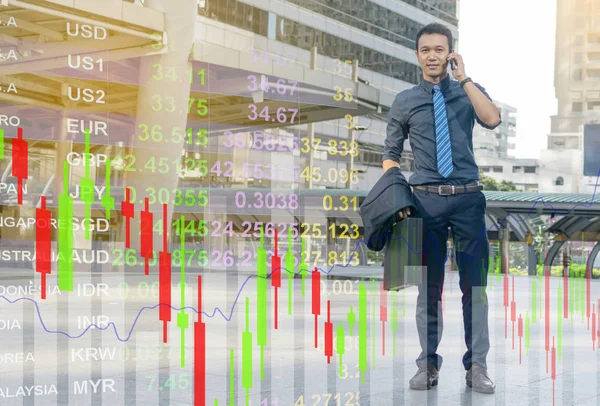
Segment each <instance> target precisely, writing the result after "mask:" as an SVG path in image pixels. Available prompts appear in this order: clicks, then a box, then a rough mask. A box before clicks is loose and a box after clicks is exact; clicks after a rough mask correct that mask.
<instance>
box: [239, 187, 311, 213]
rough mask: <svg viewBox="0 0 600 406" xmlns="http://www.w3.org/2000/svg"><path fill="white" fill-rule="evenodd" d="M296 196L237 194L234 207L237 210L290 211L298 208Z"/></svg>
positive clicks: (259, 193)
mask: <svg viewBox="0 0 600 406" xmlns="http://www.w3.org/2000/svg"><path fill="white" fill-rule="evenodd" d="M298 198H299V197H298V195H297V194H295V193H292V194H284V193H271V192H266V193H264V192H254V193H253V194H252V195H251V196H250V194H249V193H248V194H246V192H241V191H240V192H237V193H236V194H235V205H236V207H238V208H253V209H262V208H265V209H274V208H278V209H292V210H295V209H297V208H298Z"/></svg>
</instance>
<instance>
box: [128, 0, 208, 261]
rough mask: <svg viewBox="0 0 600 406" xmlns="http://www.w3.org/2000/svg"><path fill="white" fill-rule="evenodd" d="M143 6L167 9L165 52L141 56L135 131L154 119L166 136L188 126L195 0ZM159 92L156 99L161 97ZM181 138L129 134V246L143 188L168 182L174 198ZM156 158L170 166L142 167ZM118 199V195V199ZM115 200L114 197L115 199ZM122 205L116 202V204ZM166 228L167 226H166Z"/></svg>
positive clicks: (135, 244)
mask: <svg viewBox="0 0 600 406" xmlns="http://www.w3.org/2000/svg"><path fill="white" fill-rule="evenodd" d="M145 7H150V8H153V9H155V10H158V11H161V12H163V13H164V14H165V31H166V33H167V44H166V45H165V47H166V48H167V52H166V53H163V54H160V55H155V56H147V57H144V58H142V60H141V63H140V83H141V86H140V90H139V93H138V103H137V106H138V110H137V116H136V124H135V128H134V131H136V134H138V133H139V130H138V125H140V124H145V125H147V126H148V128H150V129H151V128H152V126H153V125H160V126H161V128H162V132H163V134H164V139H165V140H166V139H169V141H170V138H171V137H170V135H171V132H172V130H173V128H174V127H178V128H180V129H182V130H183V131H185V129H186V127H187V111H188V100H189V95H190V89H191V85H190V80H189V77H190V76H189V72H188V69H189V68H190V67H191V63H190V62H189V56H190V52H191V50H192V46H193V42H194V32H195V24H196V15H197V9H196V7H197V6H196V1H194V0H177V1H170V0H146V2H145ZM154 64H159V65H160V66H161V68H162V71H163V72H166V71H167V69H168V70H169V76H170V77H172V76H173V75H174V76H175V78H176V79H175V80H174V81H173V80H171V79H170V78H169V77H166V76H167V75H166V74H165V75H164V76H165V77H164V78H163V79H162V80H156V79H154V78H153V75H155V74H156V73H157V69H156V67H155V66H153V65H154ZM159 98H160V99H159ZM159 103H160V104H162V106H163V108H162V109H160V110H159V111H156V107H155V108H154V109H153V106H158V104H159ZM183 138H184V140H183V141H182V142H181V143H177V144H176V143H173V142H172V141H170V142H169V143H166V141H163V142H162V143H158V142H153V141H151V140H149V141H140V140H139V139H138V137H137V136H134V137H133V143H132V144H133V145H132V147H131V151H130V152H128V153H131V154H133V155H135V157H136V161H135V164H134V165H133V166H132V167H134V168H135V169H136V171H135V172H127V173H126V176H125V180H124V186H126V187H134V188H135V190H136V192H137V196H136V201H135V210H136V214H135V219H134V221H132V222H131V248H133V249H135V250H139V249H140V235H139V219H140V214H139V210H140V209H143V207H144V205H143V203H142V202H143V199H144V198H145V197H150V196H148V195H147V194H146V192H145V190H146V188H149V187H151V188H153V189H154V190H156V192H157V197H158V191H159V190H160V188H166V189H167V190H168V191H169V194H170V203H172V202H173V200H174V193H173V190H175V189H176V188H177V187H178V185H179V173H178V172H177V171H176V170H175V165H173V162H175V161H177V160H178V159H180V158H181V155H182V152H183V149H184V141H185V142H187V140H186V139H185V137H183ZM151 158H154V159H155V162H156V164H157V166H158V163H159V161H160V160H161V158H162V159H163V162H164V161H165V159H166V162H167V163H168V166H169V170H168V172H167V173H165V174H161V173H159V172H158V171H155V172H151V171H150V170H147V169H145V168H144V165H145V163H146V162H148V160H149V159H151ZM156 200H157V201H156V204H154V205H153V206H152V207H150V210H151V211H152V212H153V214H154V221H155V222H156V221H158V220H159V219H162V206H161V205H160V204H159V200H158V198H157V199H156ZM117 202H120V199H117ZM118 204H119V203H117V205H118ZM119 208H120V207H119ZM173 209H174V207H173V204H169V205H168V213H167V224H169V225H170V224H171V218H172V214H173ZM124 229H125V222H123V224H122V225H121V235H122V236H124V235H125V233H124ZM169 230H170V227H169ZM153 235H154V249H155V250H156V251H157V252H158V251H160V250H162V236H160V235H158V234H157V233H153Z"/></svg>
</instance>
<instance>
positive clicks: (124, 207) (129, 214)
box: [121, 188, 135, 248]
mask: <svg viewBox="0 0 600 406" xmlns="http://www.w3.org/2000/svg"><path fill="white" fill-rule="evenodd" d="M129 199H131V190H130V189H129V188H127V189H125V201H122V202H121V215H122V216H123V217H125V248H131V238H130V236H131V235H130V232H131V230H130V228H129V226H130V225H131V223H130V220H131V219H132V218H134V217H135V211H134V204H133V203H132V202H129Z"/></svg>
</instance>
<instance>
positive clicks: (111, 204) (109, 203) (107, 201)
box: [102, 158, 115, 221]
mask: <svg viewBox="0 0 600 406" xmlns="http://www.w3.org/2000/svg"><path fill="white" fill-rule="evenodd" d="M105 179H106V180H105V182H104V184H105V185H106V190H105V191H104V196H102V207H104V208H105V209H106V219H107V220H109V221H110V212H111V210H114V208H115V198H114V197H112V196H111V195H110V158H106V178H105Z"/></svg>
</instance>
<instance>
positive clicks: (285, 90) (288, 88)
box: [248, 75, 298, 96]
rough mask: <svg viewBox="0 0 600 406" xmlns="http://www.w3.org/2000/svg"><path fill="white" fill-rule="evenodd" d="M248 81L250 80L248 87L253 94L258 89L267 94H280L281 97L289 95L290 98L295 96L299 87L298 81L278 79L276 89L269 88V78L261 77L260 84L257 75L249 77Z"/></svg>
mask: <svg viewBox="0 0 600 406" xmlns="http://www.w3.org/2000/svg"><path fill="white" fill-rule="evenodd" d="M248 80H250V84H249V85H248V90H250V91H251V92H255V91H257V90H258V89H260V90H262V91H263V92H265V93H278V94H281V95H285V94H289V95H290V96H293V95H294V90H296V86H297V85H298V81H297V80H291V79H288V80H287V81H286V80H285V79H277V81H276V83H275V85H272V86H275V87H274V88H272V87H271V86H269V85H270V84H269V78H268V77H267V76H265V75H260V83H259V82H258V79H257V78H256V75H248Z"/></svg>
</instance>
